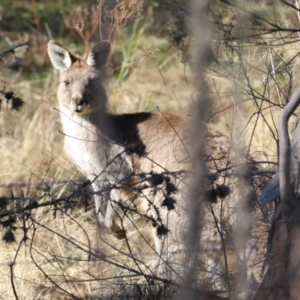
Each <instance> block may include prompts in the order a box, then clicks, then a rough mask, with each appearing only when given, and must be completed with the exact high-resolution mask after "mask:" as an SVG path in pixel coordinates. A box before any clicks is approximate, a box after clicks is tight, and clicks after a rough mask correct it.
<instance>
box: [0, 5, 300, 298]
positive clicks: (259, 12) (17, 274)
mask: <svg viewBox="0 0 300 300" xmlns="http://www.w3.org/2000/svg"><path fill="white" fill-rule="evenodd" d="M122 3H123V4H122ZM116 5H119V9H118V10H115V11H114V8H115V7H116ZM122 5H123V6H122ZM298 5H299V3H298V1H297V0H296V1H275V0H274V1H242V0H240V1H233V2H229V1H217V0H215V1H211V2H210V3H209V13H210V17H211V22H212V24H213V37H212V43H211V46H210V47H209V48H208V49H207V51H208V55H207V57H208V64H207V68H206V81H207V85H208V87H209V96H210V101H211V102H210V103H209V107H210V111H211V114H210V115H207V120H205V121H209V122H213V123H218V124H219V126H220V127H221V128H223V129H224V130H226V131H227V130H228V132H230V133H231V134H232V136H233V138H234V140H236V141H238V142H239V143H240V142H241V143H243V144H244V145H246V148H247V151H248V152H249V153H250V154H251V155H252V156H253V157H254V158H255V159H256V160H257V161H259V162H261V165H260V166H259V168H260V170H261V172H262V173H264V174H268V175H272V172H273V171H274V170H276V163H277V152H278V151H277V150H278V149H277V147H278V136H277V120H278V115H279V113H280V111H281V109H282V108H283V107H284V106H285V104H286V103H287V102H288V100H289V98H290V96H291V93H292V92H293V90H294V89H295V87H296V86H297V80H295V79H297V78H298V72H299V68H298V62H299V58H298V53H299V49H300V47H299V41H298V40H299V32H298V28H299V21H300V20H299V8H298V7H299V6H298ZM103 7H106V8H105V12H106V13H105V14H104V8H103ZM113 13H114V15H113ZM104 15H105V16H106V17H103V16H104ZM99 16H102V26H100V30H99V26H98V21H99ZM190 17H191V12H190V11H189V2H188V1H185V0H145V1H143V2H141V1H139V0H135V1H133V0H132V1H129V0H124V1H106V2H105V1H99V2H97V1H96V0H85V1H67V0H65V1H62V0H61V1H39V0H23V1H13V2H12V1H9V0H7V1H5V0H0V71H1V73H0V99H1V100H0V105H1V106H0V108H1V113H0V140H1V142H0V149H1V150H0V153H1V156H2V159H1V161H0V178H1V180H0V184H1V185H0V208H1V212H0V217H1V225H2V229H3V240H2V241H1V243H0V264H1V268H0V274H1V275H0V290H1V293H0V294H1V296H0V297H1V298H3V299H104V298H106V297H110V298H111V299H118V298H117V297H119V298H122V297H123V298H122V299H131V298H133V297H135V298H136V299H143V298H144V299H148V298H149V299H150V298H151V297H152V299H154V298H155V297H156V298H159V297H160V298H163V297H167V296H166V293H167V292H166V290H165V289H167V288H165V289H159V291H153V289H154V287H153V286H152V285H151V280H150V279H149V277H147V276H145V278H146V279H145V278H144V279H145V280H144V281H143V280H142V279H140V278H139V280H140V281H139V283H140V284H136V282H137V281H136V280H137V277H138V273H137V272H136V271H134V270H135V266H136V262H135V259H132V257H131V256H128V255H124V253H123V252H125V251H127V250H126V249H127V248H126V246H128V245H125V244H124V242H120V241H119V240H117V239H115V240H114V239H110V243H109V245H106V243H107V242H106V241H107V237H106V235H105V233H103V234H100V233H99V232H98V229H97V226H96V220H95V218H94V214H93V208H92V205H91V203H90V202H91V201H89V197H88V187H87V186H86V185H85V184H84V182H83V180H82V177H83V176H82V175H81V174H80V172H79V171H78V170H77V169H76V167H75V166H74V165H73V164H72V163H71V162H70V160H69V158H67V157H66V155H65V154H64V153H63V150H62V140H63V134H62V133H60V132H59V130H60V122H59V114H58V111H57V110H55V107H57V104H56V96H55V93H56V88H57V84H58V77H57V73H56V72H55V71H53V69H52V67H51V66H50V62H49V59H48V55H47V51H46V43H47V41H48V40H49V39H52V38H53V39H56V40H58V41H59V42H61V43H62V44H64V45H67V46H68V47H69V48H71V49H72V50H73V51H74V52H78V53H83V52H84V51H86V50H87V48H88V47H89V46H91V45H92V44H94V43H95V42H96V41H98V40H99V39H100V38H105V39H110V40H111V42H112V44H113V50H112V57H111V64H110V66H109V80H108V82H107V90H108V95H109V101H110V110H111V111H112V112H113V113H125V112H138V111H157V110H160V111H181V112H183V113H184V114H187V115H193V114H194V111H195V99H196V97H197V91H198V86H199V84H198V82H197V80H195V79H194V77H193V73H194V72H195V61H194V53H195V49H196V42H195V38H194V37H193V36H192V35H191V34H190V32H191V31H190V30H189V26H190ZM82 21H84V27H82V23H81V22H82ZM109 24H112V25H111V27H110V26H109ZM107 28H109V29H107ZM199 30H200V29H199ZM201 30H204V29H201ZM28 41H30V42H28ZM18 44H22V45H20V47H16V48H14V47H15V45H18ZM200 93H201V90H200ZM23 102H24V103H23ZM255 179H256V178H255ZM257 181H259V179H257ZM77 194H80V195H81V196H80V197H77ZM82 194H84V195H86V197H83V196H82ZM66 196H68V197H66ZM41 199H43V200H45V199H48V200H47V201H52V202H51V204H52V205H51V206H48V205H46V204H45V203H47V201H46V200H45V201H46V202H43V201H40V200H41ZM53 201H54V202H53ZM55 201H56V202H55ZM42 203H44V204H42ZM35 207H36V208H37V209H34V210H33V208H35ZM18 210H19V211H18ZM29 212H31V213H29ZM141 230H142V231H143V234H145V235H146V236H148V230H149V229H148V228H147V226H144V225H143V227H142V229H141ZM99 235H101V238H99ZM129 239H130V242H131V243H132V245H133V246H132V247H133V248H132V249H131V250H132V253H135V254H136V255H137V258H136V259H139V260H141V261H143V260H144V259H147V261H151V259H152V258H151V250H152V249H153V244H151V243H153V242H151V241H150V242H145V241H141V240H142V239H141V238H140V234H137V231H136V229H132V233H131V235H130V236H129ZM12 241H16V242H15V243H12ZM112 246H113V247H114V248H115V250H112ZM106 247H107V248H109V255H105V256H104V254H102V253H104V252H105V251H104V250H105V249H104V248H106ZM106 250H107V249H106ZM145 257H146V258H145ZM149 257H150V258H149ZM144 267H145V268H146V265H144ZM131 283H132V284H131ZM170 286H171V287H169V286H168V289H171V290H172V288H173V285H172V284H170ZM133 295H134V296H133ZM154 295H155V296H154ZM219 296H220V295H219ZM248 296H249V294H247V293H246V294H245V295H244V299H247V297H248ZM64 297H65V298H64ZM126 297H128V298H126ZM153 297H154V298H153ZM211 297H216V296H211ZM220 297H221V296H220ZM239 297H243V295H242V294H240V296H239ZM212 299H213V298H212Z"/></svg>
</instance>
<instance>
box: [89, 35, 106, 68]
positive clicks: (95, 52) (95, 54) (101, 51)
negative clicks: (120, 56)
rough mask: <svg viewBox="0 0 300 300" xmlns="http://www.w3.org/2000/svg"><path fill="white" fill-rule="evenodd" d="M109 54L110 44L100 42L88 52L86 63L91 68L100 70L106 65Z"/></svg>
mask: <svg viewBox="0 0 300 300" xmlns="http://www.w3.org/2000/svg"><path fill="white" fill-rule="evenodd" d="M109 52H110V43H109V42H108V41H101V42H99V43H98V44H96V45H95V46H94V48H93V49H92V50H91V51H90V52H89V55H88V57H87V60H86V63H87V65H89V66H91V67H97V68H102V67H104V66H105V65H106V63H107V60H108V55H109Z"/></svg>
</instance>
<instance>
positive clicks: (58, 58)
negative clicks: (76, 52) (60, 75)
mask: <svg viewBox="0 0 300 300" xmlns="http://www.w3.org/2000/svg"><path fill="white" fill-rule="evenodd" d="M48 55H49V57H50V60H51V62H52V65H53V66H54V67H55V68H56V69H58V70H59V71H63V70H66V69H68V68H70V67H71V65H72V55H71V53H70V52H69V51H68V50H67V49H66V48H65V47H64V46H62V45H61V44H59V43H57V42H56V41H54V40H51V41H49V42H48Z"/></svg>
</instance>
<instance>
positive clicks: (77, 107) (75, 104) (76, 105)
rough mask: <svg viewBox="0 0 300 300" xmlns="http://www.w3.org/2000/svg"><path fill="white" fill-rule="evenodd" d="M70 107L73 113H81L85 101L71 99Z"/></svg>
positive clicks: (77, 98)
mask: <svg viewBox="0 0 300 300" xmlns="http://www.w3.org/2000/svg"><path fill="white" fill-rule="evenodd" d="M70 107H71V109H72V110H74V111H75V112H82V111H83V109H84V107H85V101H84V99H82V97H72V100H71V102H70Z"/></svg>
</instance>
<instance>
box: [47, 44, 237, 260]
mask: <svg viewBox="0 0 300 300" xmlns="http://www.w3.org/2000/svg"><path fill="white" fill-rule="evenodd" d="M109 53H110V43H109V42H108V41H101V42H99V43H98V44H96V45H95V46H94V47H93V48H92V49H91V50H90V52H89V53H88V55H87V57H86V58H82V57H79V56H77V55H74V54H72V53H71V52H70V51H69V50H68V49H67V48H65V47H64V46H62V45H61V44H59V43H58V42H56V41H54V40H51V41H49V43H48V54H49V57H50V60H51V62H52V64H53V66H54V67H55V68H56V69H58V70H59V72H60V82H59V86H58V90H57V98H58V102H59V110H60V117H61V121H62V126H63V132H64V134H65V138H64V142H65V144H64V147H65V151H66V152H67V154H68V155H69V156H70V157H71V158H72V159H73V161H74V162H75V164H76V165H77V166H78V167H79V168H80V169H81V170H82V172H83V173H84V174H85V175H86V176H87V177H88V179H89V180H90V181H91V183H92V188H93V190H94V200H95V208H96V214H97V218H98V220H99V223H101V224H104V225H105V227H106V228H107V229H109V230H110V231H111V232H113V233H114V234H116V235H117V237H119V238H124V237H125V235H126V228H125V229H124V228H123V226H120V225H119V224H117V222H116V216H117V215H118V208H117V204H119V203H121V202H122V201H123V202H124V201H125V202H126V201H129V202H130V201H132V199H133V198H134V197H132V195H133V194H134V193H135V192H136V191H137V190H138V191H139V192H138V193H139V197H138V198H139V201H140V202H141V206H140V207H141V208H139V209H141V211H142V212H143V214H144V215H146V216H148V217H149V219H150V220H151V222H152V224H153V226H152V228H153V238H154V242H155V248H156V250H157V252H159V253H160V252H161V251H162V248H163V243H164V239H163V238H162V236H164V235H165V234H166V233H167V232H168V231H169V232H168V239H169V241H170V242H169V244H168V251H171V252H172V251H173V252H176V251H179V252H180V249H183V245H184V243H185V239H184V235H185V228H187V223H188V216H187V213H186V210H187V201H186V197H185V194H184V193H181V189H183V183H182V182H183V181H184V180H185V178H186V177H185V176H186V173H185V172H184V171H187V170H188V171H190V170H192V167H191V165H192V164H191V163H190V159H189V153H188V142H187V141H188V139H187V127H188V120H187V117H186V116H184V115H183V114H176V113H169V112H168V113H147V112H142V113H133V114H120V115H113V114H111V113H109V112H108V108H107V106H108V97H107V95H106V92H105V88H104V81H105V66H106V64H107V61H108V57H109ZM205 150H206V153H207V154H206V158H205V160H206V165H207V170H208V172H209V174H211V175H212V176H207V177H208V178H209V179H208V180H209V182H210V183H209V184H208V185H209V188H210V189H211V193H210V198H211V201H210V202H209V201H208V203H207V204H206V207H207V209H206V213H205V217H204V220H205V225H204V227H203V230H202V238H201V243H202V244H203V245H205V247H204V248H206V247H207V248H210V247H211V248H210V249H212V248H215V246H214V245H215V244H216V243H217V244H218V245H223V246H220V248H221V250H220V252H222V251H225V250H224V240H226V237H228V240H230V238H231V239H232V235H231V234H230V233H229V232H230V231H231V230H232V227H233V224H234V223H235V222H236V221H235V220H236V217H235V213H234V209H232V207H234V205H235V204H236V201H237V200H236V199H235V200H230V198H229V196H228V195H229V194H230V193H231V191H230V188H231V187H227V185H228V186H229V185H230V184H229V183H228V181H229V179H228V178H229V176H228V170H229V169H230V165H231V163H230V158H229V153H230V152H231V151H230V140H229V137H228V135H226V134H224V133H223V132H222V131H221V130H219V129H218V127H216V126H215V125H213V124H206V140H205ZM231 160H232V159H231ZM155 174H156V175H157V174H158V175H159V176H158V175H157V176H156V177H155V176H151V175H155ZM142 179H143V180H145V179H146V180H148V183H149V185H152V186H153V191H152V192H151V193H146V192H144V190H143V188H144V185H143V183H142V184H139V183H141V181H143V180H142ZM144 182H145V181H144ZM120 183H121V188H120V186H119V188H113V189H111V190H110V193H109V195H108V196H107V195H106V196H105V195H103V192H102V191H103V190H104V189H105V187H116V186H117V185H118V184H120ZM162 185H164V187H165V190H163V191H158V188H157V187H158V186H162ZM231 186H232V185H231ZM217 198H218V199H221V200H220V201H219V204H218V203H216V202H217ZM235 198H237V197H235ZM230 201H231V202H230ZM214 203H215V204H214ZM220 203H222V204H220ZM223 203H224V204H223ZM130 207H132V206H130ZM133 207H135V206H133ZM220 232H222V234H224V235H223V236H222V239H221V238H220ZM224 237H225V238H224ZM216 240H218V241H217V242H216ZM205 251H206V250H205ZM222 255H223V254H221V255H220V256H222Z"/></svg>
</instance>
